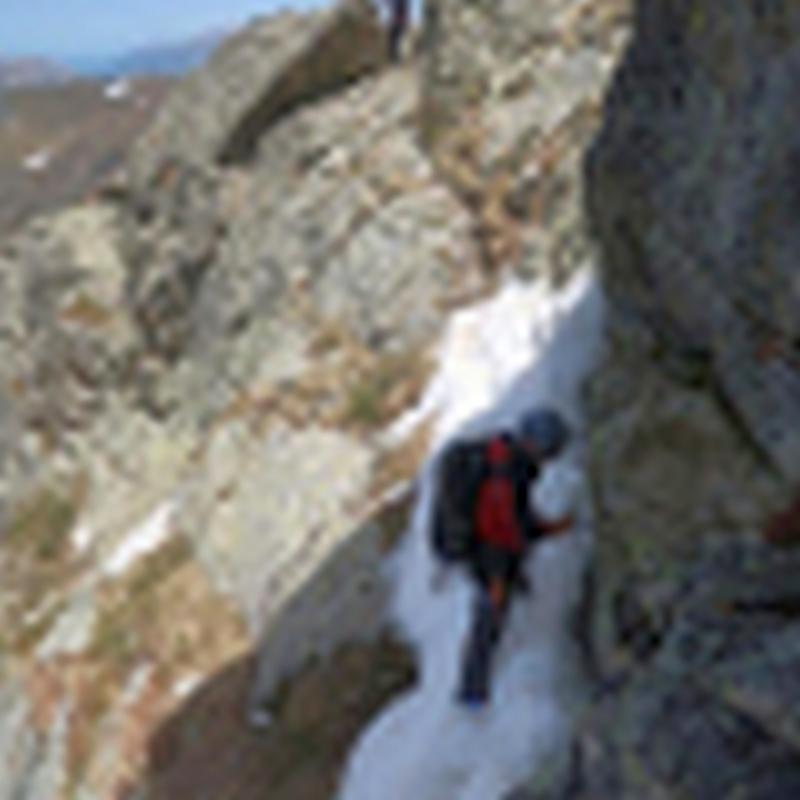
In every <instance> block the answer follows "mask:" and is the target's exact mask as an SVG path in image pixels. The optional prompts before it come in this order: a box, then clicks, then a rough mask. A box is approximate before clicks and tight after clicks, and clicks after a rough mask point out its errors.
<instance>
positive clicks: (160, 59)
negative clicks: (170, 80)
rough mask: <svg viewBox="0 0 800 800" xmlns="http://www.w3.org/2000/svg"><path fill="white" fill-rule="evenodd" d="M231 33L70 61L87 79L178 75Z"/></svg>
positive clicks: (201, 60)
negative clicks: (88, 77)
mask: <svg viewBox="0 0 800 800" xmlns="http://www.w3.org/2000/svg"><path fill="white" fill-rule="evenodd" d="M230 33H231V31H230V30H224V31H218V30H215V31H210V32H207V33H204V34H202V35H200V36H195V37H193V38H191V39H187V40H185V41H181V42H164V43H161V44H154V45H148V46H146V47H141V48H137V49H135V50H130V51H128V52H124V53H119V54H116V55H111V56H107V57H100V58H81V57H77V58H71V59H69V61H68V62H67V63H68V65H69V67H70V68H71V69H73V70H74V71H75V72H77V73H79V74H81V75H86V76H90V77H113V78H122V77H131V76H134V75H181V74H183V73H185V72H188V71H189V70H192V69H195V68H197V67H199V66H202V65H203V64H204V63H205V61H206V60H207V59H208V57H209V56H210V55H211V53H212V52H213V51H214V50H215V49H216V48H217V47H218V46H219V44H220V43H221V42H222V40H223V39H225V38H226V37H227V36H229V35H230Z"/></svg>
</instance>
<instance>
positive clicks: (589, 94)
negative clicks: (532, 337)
mask: <svg viewBox="0 0 800 800" xmlns="http://www.w3.org/2000/svg"><path fill="white" fill-rule="evenodd" d="M629 6H630V3H629V1H628V0H593V1H592V2H588V3H587V2H578V1H573V0H548V1H547V2H537V3H535V4H531V3H528V2H523V1H522V0H478V2H470V3H464V2H459V0H431V2H428V3H426V4H425V35H424V40H425V55H424V67H423V74H424V80H423V82H422V112H421V118H420V123H421V133H422V139H423V142H424V143H425V146H426V147H427V149H428V150H429V152H430V153H431V154H432V157H433V160H434V163H435V164H436V166H437V169H438V171H439V172H440V174H441V175H442V176H443V177H444V178H445V179H446V180H447V181H448V182H449V183H450V185H452V186H453V187H454V189H455V190H456V191H457V193H458V194H459V195H460V196H461V197H462V198H463V199H464V201H465V202H466V203H467V205H468V206H469V207H470V208H471V209H472V210H473V213H474V214H475V217H476V235H477V237H478V239H479V241H480V242H481V244H482V252H483V256H484V260H485V263H486V264H487V266H489V267H494V268H498V267H506V266H511V267H513V268H515V269H517V270H518V271H519V272H521V273H522V274H525V275H535V274H547V275H549V274H555V276H556V277H563V276H564V275H568V274H570V273H571V272H572V271H573V270H575V269H576V268H577V267H579V266H582V265H583V264H585V263H586V261H587V259H588V258H590V246H589V243H588V241H587V237H586V232H585V229H584V226H583V224H582V219H583V217H582V213H581V192H582V171H581V159H582V155H583V151H584V149H585V147H586V146H587V144H588V143H589V141H590V140H591V137H592V135H593V133H594V132H595V131H596V129H597V125H598V124H599V111H600V100H601V98H602V95H603V92H604V89H605V87H606V84H607V80H608V76H609V74H610V71H611V69H612V67H613V65H614V64H615V62H616V58H617V55H618V53H619V51H620V48H621V46H622V44H623V43H624V40H625V36H626V33H627V17H628V10H629Z"/></svg>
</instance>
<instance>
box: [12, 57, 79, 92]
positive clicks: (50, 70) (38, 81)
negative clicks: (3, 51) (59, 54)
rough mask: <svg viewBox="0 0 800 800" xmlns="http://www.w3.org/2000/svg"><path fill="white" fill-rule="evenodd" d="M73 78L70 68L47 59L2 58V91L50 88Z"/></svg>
mask: <svg viewBox="0 0 800 800" xmlns="http://www.w3.org/2000/svg"><path fill="white" fill-rule="evenodd" d="M72 77H74V74H73V73H72V72H71V70H70V69H69V68H68V67H66V66H64V65H62V64H59V63H56V62H55V61H50V60H48V59H45V58H11V59H8V58H0V89H16V88H22V87H25V86H50V85H52V84H54V83H64V82H65V81H68V80H69V79H70V78H72Z"/></svg>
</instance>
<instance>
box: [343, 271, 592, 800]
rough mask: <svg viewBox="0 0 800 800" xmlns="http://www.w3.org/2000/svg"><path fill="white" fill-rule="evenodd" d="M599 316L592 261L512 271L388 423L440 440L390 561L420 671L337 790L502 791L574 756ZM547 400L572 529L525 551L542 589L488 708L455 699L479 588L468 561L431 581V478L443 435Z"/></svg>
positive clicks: (474, 430) (450, 339)
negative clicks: (572, 621) (563, 442)
mask: <svg viewBox="0 0 800 800" xmlns="http://www.w3.org/2000/svg"><path fill="white" fill-rule="evenodd" d="M602 320H603V299H602V294H601V292H600V289H599V287H598V285H597V282H596V279H595V277H594V275H593V273H592V272H591V271H590V270H588V269H587V270H585V271H583V272H582V273H580V274H579V275H577V276H576V277H575V278H573V280H572V281H571V282H570V283H569V284H568V285H566V286H565V287H564V288H563V289H562V290H559V291H555V290H553V289H552V288H551V287H550V286H549V285H548V284H546V283H545V282H539V283H535V284H532V285H522V284H519V283H516V282H515V283H510V284H509V285H507V286H506V287H505V288H503V289H502V290H501V291H500V292H499V293H498V295H497V296H496V297H495V298H493V299H492V300H490V301H488V302H486V303H483V304H481V305H479V306H477V307H475V308H471V309H468V310H465V311H461V312H459V313H457V314H456V315H454V317H453V319H452V320H451V324H450V325H449V328H448V331H447V333H446V335H445V337H444V340H443V343H442V347H441V351H440V357H439V364H440V366H439V370H438V373H437V375H436V376H435V377H434V379H433V381H432V382H431V384H430V387H429V390H428V391H427V392H426V394H425V396H424V398H423V400H422V402H421V404H420V407H419V408H417V409H415V410H414V411H412V412H410V413H409V414H408V415H406V416H405V417H404V418H402V419H401V420H399V421H398V423H397V424H396V425H395V426H394V428H393V430H392V431H391V432H390V436H392V437H401V436H403V435H405V434H407V433H408V431H409V430H410V429H412V428H413V427H414V425H416V424H417V423H418V422H419V421H420V420H421V419H423V418H426V417H429V416H430V415H435V417H436V423H437V424H436V442H435V446H436V452H435V453H434V454H433V455H432V457H431V459H429V462H428V464H427V465H426V466H425V468H424V469H423V472H422V475H421V478H420V493H419V501H418V504H417V506H416V508H415V510H414V513H413V518H412V520H411V523H410V527H409V530H408V533H407V534H406V536H405V538H404V540H403V542H402V543H401V545H400V547H399V549H398V551H397V553H396V554H395V555H394V557H393V560H392V563H391V565H390V566H391V572H392V578H393V581H394V584H395V585H394V592H393V615H394V617H395V621H396V623H397V624H398V626H399V628H400V629H401V631H402V633H403V634H404V635H405V637H406V638H407V639H408V641H409V642H410V643H411V644H412V646H413V647H414V648H415V650H416V652H417V659H418V663H419V671H420V682H419V684H418V685H417V686H416V687H415V688H414V689H413V690H412V691H411V692H409V693H408V694H407V695H405V696H404V697H402V698H400V699H399V700H397V701H396V702H395V703H394V704H393V705H392V706H391V707H390V708H389V709H388V710H386V711H385V712H384V713H383V714H382V715H380V716H379V718H378V719H377V720H376V721H375V722H374V723H373V724H372V725H371V726H370V727H369V728H368V729H367V730H366V732H365V733H364V735H363V736H362V739H361V741H360V742H359V744H358V746H357V747H356V749H355V751H354V752H353V754H352V756H351V760H350V763H349V765H348V769H347V771H346V774H345V777H344V781H343V784H342V789H341V794H340V798H341V800H375V798H378V797H380V798H382V800H407V799H408V798H409V797H413V798H414V800H501V798H502V797H503V796H504V795H505V794H506V793H507V792H508V791H509V790H511V789H513V788H515V787H516V786H518V785H519V784H520V783H521V782H522V781H524V780H525V779H527V778H528V777H530V775H531V773H532V772H533V771H534V770H536V769H537V768H540V767H542V766H543V765H544V764H545V763H546V762H551V761H552V760H553V759H557V758H559V757H561V756H563V755H564V754H565V752H566V743H567V741H568V738H569V729H570V721H569V712H568V708H567V704H565V702H564V698H565V697H568V696H569V694H570V689H571V687H570V685H569V676H570V670H569V669H568V668H565V664H567V663H568V661H569V655H568V654H569V652H570V647H571V643H570V641H569V637H568V635H567V633H566V624H565V622H566V615H567V613H568V612H569V610H570V609H571V608H572V607H573V605H574V603H575V602H576V601H577V599H578V597H579V588H578V587H579V585H580V579H581V576H582V574H583V570H584V568H585V564H586V561H587V559H588V555H589V550H590V546H591V530H590V528H591V517H590V513H589V508H588V505H587V501H586V493H585V491H584V488H583V474H582V458H581V444H580V439H581V433H582V418H581V407H580V405H581V404H580V397H581V388H582V385H583V382H584V380H585V378H586V377H587V375H588V373H589V371H590V370H591V368H592V367H593V365H594V364H595V363H596V361H597V358H598V356H599V348H600V342H601V340H602ZM543 403H547V404H553V405H555V406H556V407H558V408H559V409H560V410H561V411H562V412H563V413H564V414H565V415H566V416H567V417H568V419H569V420H570V422H571V424H572V425H573V426H574V428H575V429H576V431H577V432H578V436H577V442H576V444H575V446H573V447H572V448H570V453H569V454H568V455H566V456H564V457H563V458H562V459H560V460H559V463H558V464H554V465H552V466H549V467H547V468H546V469H545V470H544V472H543V475H542V478H541V480H540V482H539V484H538V486H537V488H536V500H537V502H539V503H541V504H542V506H543V510H544V511H547V512H548V513H553V514H556V513H557V514H561V513H564V512H565V511H567V510H570V511H572V512H573V513H575V514H576V515H577V518H578V523H577V524H576V526H575V530H574V532H573V534H572V535H570V536H568V537H563V538H561V539H559V540H554V541H552V542H545V543H542V544H541V545H539V546H538V547H537V548H536V549H535V552H534V554H533V556H532V557H531V558H529V559H528V563H527V565H526V570H527V574H528V578H529V581H530V584H531V586H532V587H533V591H532V592H531V593H530V594H529V595H526V596H519V597H518V598H517V599H516V601H515V604H514V606H513V608H512V613H511V616H510V619H509V624H508V627H507V629H506V631H505V633H504V636H503V640H502V643H501V647H500V649H499V651H498V654H497V659H496V662H495V670H494V686H493V700H492V703H491V706H490V707H489V708H487V709H485V710H483V711H481V712H479V713H477V714H476V713H475V712H470V711H467V710H465V709H463V708H461V707H460V706H458V705H457V704H456V703H454V701H453V694H454V688H455V686H456V684H457V679H458V674H459V670H460V659H461V649H462V645H463V642H464V639H465V636H466V634H467V631H468V629H469V625H470V609H471V604H472V599H473V587H472V586H471V584H470V581H469V579H468V578H467V577H466V575H465V574H464V573H463V572H462V571H460V570H451V571H450V574H449V576H448V580H447V582H446V584H445V587H444V589H442V590H441V591H437V590H436V589H435V588H434V583H435V582H434V581H433V580H432V579H433V576H434V574H435V572H436V569H437V565H436V563H435V561H434V557H433V555H432V553H431V550H430V547H429V545H428V530H427V523H428V519H429V515H430V509H431V502H432V497H433V482H432V476H433V474H434V472H435V465H436V459H437V454H438V452H440V451H441V446H442V445H443V444H444V443H445V442H446V441H447V440H449V439H451V438H452V437H453V436H455V435H471V434H478V433H482V432H486V431H489V430H496V429H498V428H502V427H505V426H511V425H513V424H514V423H515V421H516V419H517V418H518V416H519V414H520V412H521V411H522V410H523V409H526V408H529V407H531V406H533V405H538V404H543Z"/></svg>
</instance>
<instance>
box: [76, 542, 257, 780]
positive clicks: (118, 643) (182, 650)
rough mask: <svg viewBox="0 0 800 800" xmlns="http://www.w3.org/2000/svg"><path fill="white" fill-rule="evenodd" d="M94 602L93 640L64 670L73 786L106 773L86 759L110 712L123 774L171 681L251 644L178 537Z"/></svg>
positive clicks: (139, 751)
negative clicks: (133, 688)
mask: <svg viewBox="0 0 800 800" xmlns="http://www.w3.org/2000/svg"><path fill="white" fill-rule="evenodd" d="M99 603H100V604H101V611H100V616H99V618H98V621H97V623H96V626H95V630H94V636H93V640H92V643H91V644H90V646H89V648H88V649H87V651H86V653H85V654H83V656H81V658H80V659H78V660H76V662H75V663H74V664H73V666H72V668H71V670H70V671H69V675H70V680H71V684H70V693H71V694H72V696H73V700H74V702H75V708H76V713H75V715H74V718H73V720H72V728H71V732H70V738H69V762H70V775H71V780H72V782H73V785H75V786H77V785H81V784H88V785H95V784H96V783H97V782H98V781H100V782H105V781H107V780H108V779H109V776H108V775H106V774H105V773H104V770H103V769H101V767H100V766H95V765H94V761H93V760H94V759H95V758H96V757H97V755H98V752H99V750H100V749H101V748H102V747H103V746H106V745H108V742H107V741H105V738H104V737H105V734H104V733H103V731H104V730H105V728H103V727H102V726H101V723H102V722H103V720H105V719H107V718H108V715H109V714H110V713H112V712H121V719H120V722H119V725H118V730H117V732H116V740H115V741H114V742H113V745H114V747H116V749H117V750H120V751H121V752H124V753H125V754H126V757H125V758H124V759H121V760H120V765H119V766H120V769H119V770H118V771H117V772H115V773H114V776H113V777H114V781H115V782H117V783H119V782H120V781H123V782H124V781H130V779H131V778H132V777H133V776H134V774H135V770H134V767H141V765H142V763H143V761H144V757H145V750H146V742H147V739H148V736H149V733H150V732H151V731H152V729H153V728H154V727H155V726H156V725H157V724H158V722H159V721H160V720H161V719H163V718H164V717H165V716H166V715H167V714H168V713H170V712H171V711H172V710H173V709H174V707H175V706H176V704H177V703H178V702H179V699H178V698H177V697H175V696H174V693H173V687H174V686H175V684H176V682H177V681H179V680H181V679H183V678H186V677H187V676H193V675H201V676H202V675H207V674H210V673H213V672H214V671H215V670H216V669H219V668H220V667H221V665H222V664H224V663H226V662H227V661H229V660H230V659H231V658H236V657H238V656H240V655H241V653H242V652H243V651H244V650H245V649H246V648H247V646H248V645H249V640H248V638H247V635H246V632H245V630H244V626H243V624H242V622H241V619H240V618H239V616H238V614H237V613H236V612H235V611H234V610H233V608H232V607H231V606H230V605H229V604H228V603H227V602H226V601H225V600H223V599H222V598H221V597H220V596H219V595H217V594H216V593H215V592H214V590H213V589H212V588H211V586H210V584H209V582H208V579H207V577H206V576H205V574H204V573H203V571H202V570H201V569H200V567H199V566H198V565H197V564H196V563H195V562H194V561H193V560H192V558H191V552H190V550H189V545H188V543H187V541H186V540H185V539H183V538H177V539H174V540H172V541H170V542H168V543H167V544H165V545H164V546H163V547H162V548H161V549H160V550H159V551H158V552H156V553H154V554H152V555H150V556H149V557H147V558H145V559H143V560H142V561H141V562H140V563H139V564H137V565H136V566H135V567H134V568H132V570H131V571H130V573H129V574H128V575H127V576H125V577H124V578H123V579H122V580H119V581H116V582H115V583H113V584H110V585H108V586H107V587H106V589H105V591H104V592H103V595H102V597H101V598H100V600H99ZM148 667H150V668H151V670H152V671H151V673H150V674H149V675H148V678H147V680H146V682H145V683H144V685H143V686H142V687H141V691H140V693H139V696H137V697H134V698H129V699H128V702H129V707H127V708H126V707H122V706H121V703H122V700H123V696H124V693H125V691H126V685H127V684H128V683H129V681H130V680H131V676H133V675H135V674H136V672H137V670H140V669H142V668H148ZM95 772H97V774H95ZM103 785H105V784H103Z"/></svg>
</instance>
